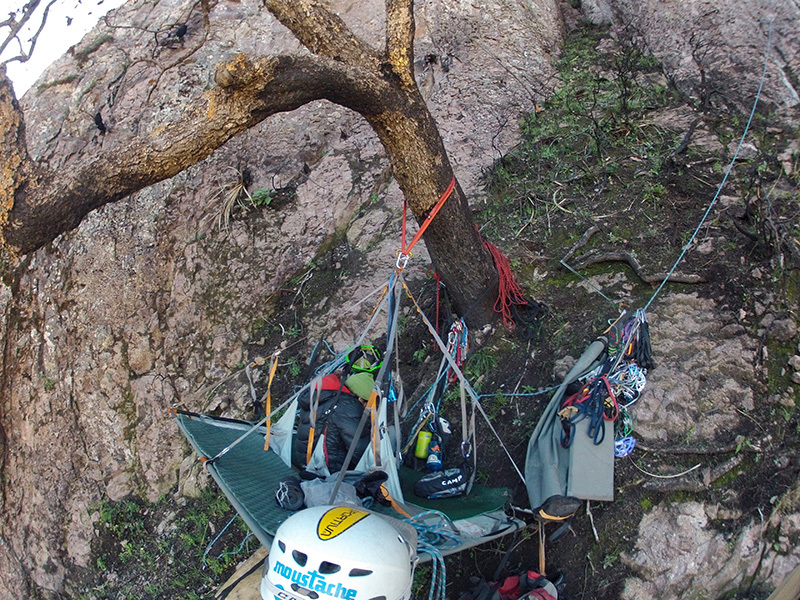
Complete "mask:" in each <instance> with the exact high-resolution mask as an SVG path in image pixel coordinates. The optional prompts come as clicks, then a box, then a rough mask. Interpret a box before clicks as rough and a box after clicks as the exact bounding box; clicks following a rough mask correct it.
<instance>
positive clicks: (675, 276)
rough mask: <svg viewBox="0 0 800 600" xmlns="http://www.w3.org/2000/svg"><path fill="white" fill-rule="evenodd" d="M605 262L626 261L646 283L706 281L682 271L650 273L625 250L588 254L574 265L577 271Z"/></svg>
mask: <svg viewBox="0 0 800 600" xmlns="http://www.w3.org/2000/svg"><path fill="white" fill-rule="evenodd" d="M603 262H624V263H626V264H627V265H628V266H629V267H630V268H631V269H633V272H634V273H636V276H637V277H639V279H641V280H642V281H644V282H645V283H649V284H650V285H658V284H659V283H661V282H662V281H664V280H665V279H666V281H668V282H670V283H691V284H694V283H703V282H704V281H705V278H704V277H702V276H700V275H684V274H682V273H671V274H669V275H668V274H667V273H652V274H650V275H648V274H647V273H645V272H644V269H643V268H642V265H640V264H639V261H638V260H636V258H634V257H633V256H632V255H631V254H630V253H628V252H626V251H624V250H620V251H617V252H606V253H604V254H592V255H587V256H586V257H585V258H584V259H583V260H581V261H580V262H579V263H577V264H575V265H572V266H573V268H574V269H575V270H576V271H577V270H580V269H585V268H586V267H588V266H589V265H595V264H597V263H603Z"/></svg>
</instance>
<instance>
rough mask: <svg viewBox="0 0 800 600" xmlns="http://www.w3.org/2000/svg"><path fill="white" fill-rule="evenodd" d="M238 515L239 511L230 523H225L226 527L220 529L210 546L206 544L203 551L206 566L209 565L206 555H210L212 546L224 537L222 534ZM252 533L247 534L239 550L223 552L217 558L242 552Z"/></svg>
mask: <svg viewBox="0 0 800 600" xmlns="http://www.w3.org/2000/svg"><path fill="white" fill-rule="evenodd" d="M238 516H239V514H238V513H237V514H235V515H233V517H231V520H230V521H228V524H227V525H225V527H223V528H222V531H220V532H219V533H218V534H217V537H215V538H214V539H213V540H211V543H210V544H209V545H208V546H206V549H205V551H204V552H203V565H204V566H206V567H207V566H208V561H207V560H206V557H207V556H208V553H209V552H211V548H213V547H214V544H216V543H217V542H218V541H219V538H221V537H222V535H223V534H224V533H225V532H226V531H227V530H228V527H230V526H231V524H232V523H233V522H234V521H235V520H236V517H238ZM251 535H252V533H248V534H247V536H245V538H244V541H243V542H242V545H241V546H239V550H237V551H236V552H223V553H222V554H220V555H219V556H218V557H217V560H219V559H220V558H222V557H223V556H225V555H226V554H238V553H239V552H241V550H242V548H244V544H245V542H246V541H247V538H248V537H250V536H251Z"/></svg>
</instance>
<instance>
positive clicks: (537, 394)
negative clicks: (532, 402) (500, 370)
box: [478, 385, 559, 399]
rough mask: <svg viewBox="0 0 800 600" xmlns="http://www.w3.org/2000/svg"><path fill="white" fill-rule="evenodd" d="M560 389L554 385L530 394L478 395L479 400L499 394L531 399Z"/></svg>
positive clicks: (495, 394) (506, 396)
mask: <svg viewBox="0 0 800 600" xmlns="http://www.w3.org/2000/svg"><path fill="white" fill-rule="evenodd" d="M558 388H559V386H557V385H553V386H550V387H549V388H544V389H541V390H536V391H535V392H529V393H522V392H520V393H512V394H507V393H506V392H495V393H494V394H478V398H479V399H480V398H494V397H495V396H497V395H498V394H501V395H502V396H504V397H505V398H527V397H531V396H541V395H542V394H548V393H550V392H552V391H555V390H557V389H558Z"/></svg>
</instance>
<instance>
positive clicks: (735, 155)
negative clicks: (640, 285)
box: [642, 17, 775, 311]
mask: <svg viewBox="0 0 800 600" xmlns="http://www.w3.org/2000/svg"><path fill="white" fill-rule="evenodd" d="M774 22H775V18H774V17H773V18H772V19H770V22H769V32H768V34H767V49H766V52H765V56H764V68H763V70H762V72H761V81H759V83H758V90H757V91H756V98H755V101H754V102H753V108H752V109H751V110H750V117H749V118H748V119H747V124H746V125H745V128H744V131H743V132H742V137H741V138H740V139H739V145H738V146H737V147H736V152H734V153H733V158H731V162H730V164H729V165H728V168H727V170H726V171H725V175H724V176H723V178H722V181H721V182H720V184H719V187H717V192H716V194H714V198H713V199H712V200H711V203H710V204H709V205H708V208H707V209H706V212H705V214H704V215H703V218H702V219H700V223H698V225H697V227H696V228H695V230H694V233H693V234H692V236H691V237H690V238H689V241H688V242H686V245H685V246H684V247H683V250H682V251H681V253H680V255H679V256H678V259H677V260H676V261H675V264H674V265H672V268H671V269H670V270H669V272H668V273H667V275H666V277H664V280H663V281H662V282H661V285H659V286H658V289H656V291H655V292H653V295H652V296H651V297H650V300H648V301H647V304H645V305H644V308H643V309H642V310H645V311H646V310H647V309H648V308H649V307H650V305H651V304H652V303H653V300H655V299H656V296H658V294H659V293H660V292H661V289H662V288H663V287H664V285H666V283H667V281H668V280H669V278H670V276H671V275H672V274H673V273H674V272H675V269H677V268H678V265H679V264H680V262H681V261H682V260H683V257H684V256H685V255H686V252H687V251H688V250H689V247H690V246H691V245H692V243H693V242H694V240H695V238H696V237H697V234H698V233H699V232H700V229H701V228H702V227H703V224H704V223H705V222H706V219H707V218H708V215H709V214H710V213H711V209H713V208H714V205H716V203H717V199H718V198H719V195H720V193H722V188H723V187H725V183H726V182H727V181H728V176H729V175H730V174H731V171H732V170H733V165H734V163H735V162H736V159H737V158H738V156H739V151H740V150H741V149H742V145H743V144H744V140H745V137H747V133H748V131H749V130H750V125H751V124H752V122H753V117H754V116H755V114H756V107H757V106H758V101H759V99H760V98H761V92H762V90H763V89H764V81H765V80H766V78H767V66H768V65H769V56H770V52H771V49H772V30H773V25H774Z"/></svg>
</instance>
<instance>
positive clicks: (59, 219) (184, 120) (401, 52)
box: [0, 0, 496, 324]
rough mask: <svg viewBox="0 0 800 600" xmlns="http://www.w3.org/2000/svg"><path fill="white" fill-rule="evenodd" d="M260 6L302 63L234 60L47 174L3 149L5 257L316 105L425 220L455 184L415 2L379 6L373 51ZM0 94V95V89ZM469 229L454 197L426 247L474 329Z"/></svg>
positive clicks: (10, 105) (329, 25) (318, 23)
mask: <svg viewBox="0 0 800 600" xmlns="http://www.w3.org/2000/svg"><path fill="white" fill-rule="evenodd" d="M265 6H266V7H267V9H268V10H269V11H270V12H271V13H272V14H273V15H274V16H275V17H276V18H277V19H278V20H279V21H280V22H281V23H282V24H283V25H284V26H285V27H286V28H288V29H289V30H290V31H291V32H292V34H293V35H294V36H295V37H296V38H297V39H298V41H300V43H301V44H303V46H305V47H306V48H307V49H308V50H309V51H310V53H309V54H305V55H302V56H267V57H260V56H248V55H246V54H244V53H240V54H237V55H236V56H235V57H234V58H233V60H230V61H228V62H225V63H222V64H220V65H219V66H218V68H217V69H216V73H215V76H214V80H215V83H216V85H215V86H214V87H212V88H211V89H210V90H208V91H207V92H205V93H203V94H202V95H201V96H199V97H198V98H196V99H194V100H193V101H191V102H188V103H186V104H185V106H183V107H181V110H179V111H178V113H177V115H176V117H174V118H172V119H170V120H168V121H166V122H164V123H162V124H161V125H160V126H159V127H157V128H153V129H152V130H150V131H149V132H148V133H147V134H145V135H136V136H125V137H123V136H116V135H112V133H113V129H112V130H111V131H105V130H103V131H100V135H101V137H102V142H103V143H102V144H100V145H93V146H87V147H85V148H84V149H82V150H81V151H79V152H77V153H76V154H75V155H73V156H72V157H70V158H69V159H68V160H67V161H65V162H64V163H63V164H60V165H58V167H55V168H54V167H53V166H50V165H48V164H45V163H42V162H34V161H32V160H30V159H28V158H27V156H26V155H25V154H24V153H23V150H24V147H20V144H19V143H17V144H13V143H12V144H10V145H8V146H4V150H3V151H2V152H3V155H2V160H3V163H4V164H5V165H7V166H6V167H5V168H4V171H6V172H16V173H23V174H26V176H23V177H17V178H16V179H11V180H9V181H8V182H7V184H8V185H7V186H6V187H5V191H4V192H2V193H3V194H4V195H6V196H7V197H6V200H5V203H4V204H0V227H1V228H0V236H1V237H0V242H2V243H3V244H4V246H5V248H6V250H7V251H8V252H9V253H10V254H11V255H12V256H14V255H24V254H28V253H30V252H32V251H34V250H36V249H37V248H40V247H42V246H43V245H44V244H46V243H48V242H50V241H52V240H53V239H55V237H57V236H58V235H60V234H62V233H64V232H66V231H70V230H72V229H74V228H75V227H77V226H78V225H79V224H80V222H81V221H82V220H83V219H84V218H85V216H86V215H87V214H88V213H89V212H91V211H93V210H96V209H97V208H99V207H101V206H103V205H105V204H107V203H109V202H115V201H117V200H119V199H121V198H124V197H126V196H129V195H130V194H131V193H133V192H136V191H137V190H140V189H143V188H144V187H147V186H148V185H152V184H154V183H157V182H159V181H163V180H165V179H168V178H170V177H173V176H174V175H176V174H177V173H180V172H181V171H183V170H185V169H186V168H188V167H189V166H191V165H193V164H196V163H197V162H198V161H200V160H202V159H204V158H206V157H208V156H209V155H210V154H211V153H212V152H213V151H214V150H215V149H217V148H219V147H220V146H221V145H223V144H224V143H225V142H227V141H228V140H229V139H231V138H232V137H234V136H235V135H238V134H240V133H242V132H244V131H247V130H248V129H250V128H252V127H253V126H254V125H256V124H257V123H259V122H261V121H263V120H264V119H266V118H268V117H270V116H272V115H274V114H276V113H281V112H288V111H291V110H294V109H296V108H298V107H300V106H303V105H305V104H308V103H309V102H312V101H314V100H320V99H324V100H329V101H331V102H333V103H335V104H339V105H341V106H344V107H346V108H350V109H352V110H354V111H356V112H358V113H360V114H361V115H362V116H364V117H365V118H366V119H367V121H368V122H369V123H370V124H371V125H372V126H373V128H374V129H375V131H376V133H377V134H378V137H379V138H380V140H381V142H382V143H383V145H384V147H385V148H386V150H387V153H388V154H389V157H390V159H391V162H392V167H393V170H394V175H395V177H396V178H397V180H398V182H399V184H400V189H401V190H402V191H403V194H404V196H405V197H406V199H407V201H408V204H409V207H410V209H411V211H412V212H413V214H414V216H415V217H416V218H417V220H418V221H422V220H424V219H425V217H426V216H427V214H428V212H429V210H430V208H431V207H432V206H433V205H434V203H435V202H436V199H437V198H438V197H439V194H440V193H441V192H442V190H444V189H445V188H446V187H447V185H448V184H449V182H450V179H451V178H452V177H454V174H453V171H452V168H451V166H450V164H449V160H448V158H447V153H446V151H445V148H444V144H443V143H442V140H441V137H440V135H439V132H438V129H437V127H436V123H435V122H434V120H433V117H432V116H431V114H430V111H429V110H428V108H427V106H426V104H425V101H424V100H423V98H422V95H421V93H420V90H419V88H418V87H417V84H416V80H415V78H414V50H413V39H414V30H415V26H414V14H413V2H412V1H411V0H392V1H390V2H388V4H387V9H386V42H385V47H384V48H383V49H382V51H377V50H375V49H373V48H372V47H370V46H369V44H367V43H366V42H364V41H362V40H360V39H359V38H358V37H357V36H356V35H354V34H353V33H352V32H351V31H350V30H349V28H348V27H347V25H346V24H345V23H344V22H343V21H342V20H341V19H340V18H339V17H338V16H337V15H336V14H334V13H332V12H329V11H328V10H327V9H326V8H324V7H323V6H322V5H321V4H319V3H318V2H314V1H311V0H304V1H299V2H285V1H278V0H275V1H269V0H268V1H267V2H265ZM2 85H3V86H4V89H6V90H8V88H9V86H8V82H7V81H6V82H5V83H3V84H2ZM4 106H5V107H6V109H5V110H6V111H10V112H11V113H13V114H12V116H13V117H14V118H12V119H11V121H10V123H9V126H10V129H9V131H8V133H7V134H6V135H8V136H12V137H15V139H17V140H19V139H20V138H22V136H21V135H19V133H17V134H16V136H15V131H16V132H21V131H22V129H23V127H24V124H23V121H22V115H21V113H20V111H19V109H18V108H16V104H15V103H14V101H13V95H12V96H11V98H6V99H5V101H4ZM98 114H100V113H98ZM12 141H13V140H12ZM443 182H444V185H442V183H443ZM11 197H13V202H12V201H11ZM0 200H2V198H0ZM471 223H472V219H471V216H470V213H469V210H468V207H467V201H466V197H465V195H464V193H463V191H462V190H461V189H460V188H458V190H457V192H456V193H455V194H454V201H451V202H449V203H448V205H447V207H445V208H444V210H443V211H442V213H441V218H438V219H437V220H436V221H434V222H433V223H432V225H431V227H430V230H429V231H430V233H429V234H428V236H427V237H426V240H427V241H428V242H429V248H428V250H429V252H430V253H431V256H432V259H433V261H434V263H435V264H436V265H437V267H438V268H439V270H440V272H441V274H442V278H443V280H444V281H445V283H446V284H448V285H449V287H450V289H451V293H452V297H453V300H454V303H455V305H456V309H457V310H458V311H459V312H467V311H469V312H470V315H469V317H470V319H471V320H472V321H473V323H479V324H483V323H485V322H487V321H489V320H491V318H492V314H493V313H492V308H491V306H492V303H493V297H492V296H493V295H494V294H493V292H494V287H495V279H496V277H495V275H494V272H493V271H494V266H493V263H492V260H491V257H490V256H489V255H488V253H487V252H485V251H484V250H483V247H482V245H481V243H480V239H479V237H478V236H477V235H476V234H475V233H474V232H472V231H471V229H472V227H471ZM445 228H449V229H451V231H444V229H445ZM467 261H468V262H467ZM454 275H458V276H459V277H458V278H455V277H454Z"/></svg>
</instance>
